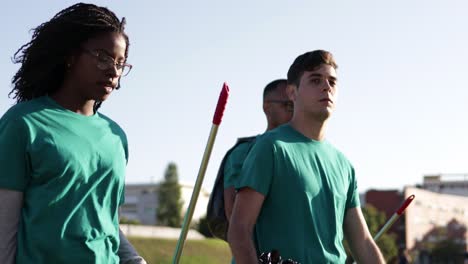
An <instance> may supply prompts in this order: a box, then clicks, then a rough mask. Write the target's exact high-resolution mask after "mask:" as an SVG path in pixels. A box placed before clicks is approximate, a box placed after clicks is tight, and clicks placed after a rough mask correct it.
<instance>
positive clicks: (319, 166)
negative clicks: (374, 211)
mask: <svg viewBox="0 0 468 264" xmlns="http://www.w3.org/2000/svg"><path fill="white" fill-rule="evenodd" d="M243 187H250V188H252V189H254V190H256V191H258V192H260V193H262V194H263V195H265V201H264V203H263V207H262V209H261V211H260V214H259V216H258V219H257V222H256V226H255V231H254V232H255V234H254V236H255V240H256V241H255V242H256V246H257V250H258V251H259V252H258V253H261V252H268V251H271V250H273V249H277V250H279V252H280V254H281V256H282V257H283V259H287V258H291V259H293V260H295V261H298V262H300V263H302V264H309V263H344V262H345V259H346V253H345V251H344V248H343V244H342V241H343V223H344V216H345V212H346V209H348V208H354V207H358V206H359V194H358V191H357V185H356V178H355V174H354V169H353V167H352V166H351V164H350V162H349V161H348V160H347V159H346V158H345V157H344V155H343V154H342V153H340V152H339V151H338V150H336V149H335V148H334V147H333V146H332V145H330V144H329V143H328V142H326V141H315V140H311V139H309V138H307V137H305V136H304V135H302V134H301V133H299V132H298V131H296V130H295V129H293V128H292V127H291V126H290V125H289V124H286V125H283V126H280V127H278V128H277V129H275V130H272V131H269V132H267V133H265V134H264V135H262V136H261V137H259V138H258V139H257V141H256V143H255V145H254V146H253V147H252V149H251V150H250V152H249V154H248V156H247V158H246V160H245V162H244V165H243V167H242V172H241V175H240V180H239V182H238V184H237V186H236V188H237V189H240V188H243Z"/></svg>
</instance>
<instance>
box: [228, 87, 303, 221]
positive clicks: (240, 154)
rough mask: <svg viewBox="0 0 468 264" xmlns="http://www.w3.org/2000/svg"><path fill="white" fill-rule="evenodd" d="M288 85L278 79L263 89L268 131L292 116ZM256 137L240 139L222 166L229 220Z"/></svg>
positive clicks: (292, 106)
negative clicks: (287, 90)
mask: <svg viewBox="0 0 468 264" xmlns="http://www.w3.org/2000/svg"><path fill="white" fill-rule="evenodd" d="M286 87H287V81H286V79H278V80H274V81H272V82H270V83H269V84H268V85H267V86H266V87H265V89H263V112H264V113H265V117H266V119H267V128H266V131H269V130H272V129H275V128H277V127H278V126H280V125H282V124H284V123H286V122H288V121H289V120H290V119H291V117H292V113H293V108H294V105H293V102H292V101H291V100H289V98H288V95H287V93H286ZM255 138H256V136H254V137H249V138H240V139H238V142H239V144H237V145H236V146H235V147H234V148H232V149H231V150H230V151H229V152H228V154H227V155H226V157H225V163H224V166H221V168H222V170H223V172H224V209H225V212H226V218H227V219H228V220H229V219H230V217H231V212H232V208H233V205H234V201H235V197H236V191H235V187H234V186H235V185H236V181H237V180H238V177H239V173H240V170H241V168H242V164H243V163H244V159H245V157H246V156H247V153H248V151H249V150H250V148H251V147H252V145H253V143H254V142H255ZM241 141H242V142H241Z"/></svg>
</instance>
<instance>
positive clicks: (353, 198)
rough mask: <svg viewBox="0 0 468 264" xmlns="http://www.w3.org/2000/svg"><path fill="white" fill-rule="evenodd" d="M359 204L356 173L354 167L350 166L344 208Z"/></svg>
mask: <svg viewBox="0 0 468 264" xmlns="http://www.w3.org/2000/svg"><path fill="white" fill-rule="evenodd" d="M359 206H361V202H360V201H359V191H358V187H357V179H356V173H355V172H354V168H353V167H351V168H350V184H349V187H348V194H347V197H346V209H349V208H355V207H359Z"/></svg>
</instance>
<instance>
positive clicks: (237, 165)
mask: <svg viewBox="0 0 468 264" xmlns="http://www.w3.org/2000/svg"><path fill="white" fill-rule="evenodd" d="M253 143H254V141H253V140H252V141H249V142H244V143H241V144H239V145H238V146H236V147H235V148H234V149H233V150H232V151H231V153H230V154H229V156H228V157H227V158H226V163H225V165H224V189H226V188H228V187H234V186H235V185H236V181H237V180H238V178H239V174H240V171H241V169H242V164H243V163H244V160H245V158H246V157H247V154H248V153H249V150H250V148H251V147H252V144H253Z"/></svg>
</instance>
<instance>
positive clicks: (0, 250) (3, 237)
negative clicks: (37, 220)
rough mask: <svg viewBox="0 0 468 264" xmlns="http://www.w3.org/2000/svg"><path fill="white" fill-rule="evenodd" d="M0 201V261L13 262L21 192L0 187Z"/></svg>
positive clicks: (8, 263)
mask: <svg viewBox="0 0 468 264" xmlns="http://www.w3.org/2000/svg"><path fill="white" fill-rule="evenodd" d="M0 201H2V204H1V206H0V263H4V264H13V263H15V260H16V245H17V237H16V235H17V233H18V223H19V220H20V215H21V208H22V206H23V193H22V192H18V191H12V190H7V189H0Z"/></svg>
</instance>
